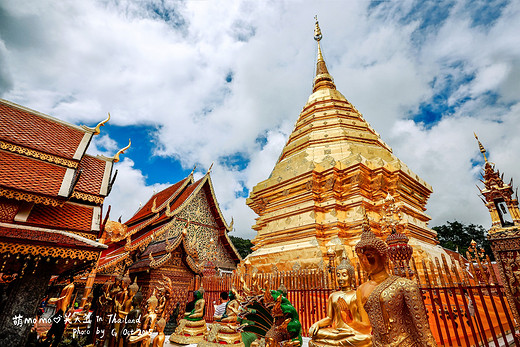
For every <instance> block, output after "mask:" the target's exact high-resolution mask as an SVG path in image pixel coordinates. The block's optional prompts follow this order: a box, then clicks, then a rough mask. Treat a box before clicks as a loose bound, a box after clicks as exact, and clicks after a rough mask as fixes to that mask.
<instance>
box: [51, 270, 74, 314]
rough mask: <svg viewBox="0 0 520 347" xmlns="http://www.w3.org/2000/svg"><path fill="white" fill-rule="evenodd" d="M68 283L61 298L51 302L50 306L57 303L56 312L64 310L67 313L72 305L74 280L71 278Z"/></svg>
mask: <svg viewBox="0 0 520 347" xmlns="http://www.w3.org/2000/svg"><path fill="white" fill-rule="evenodd" d="M67 281H68V283H67V285H66V286H65V287H63V289H62V290H61V292H60V296H59V297H57V298H52V299H50V300H49V304H54V303H56V312H57V311H59V310H62V311H63V312H67V309H68V306H69V304H71V302H70V301H71V299H72V294H73V293H74V279H73V278H72V277H70V278H69V279H68V280H67Z"/></svg>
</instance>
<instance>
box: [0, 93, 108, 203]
mask: <svg viewBox="0 0 520 347" xmlns="http://www.w3.org/2000/svg"><path fill="white" fill-rule="evenodd" d="M97 132H98V130H97V128H89V127H86V126H81V127H80V126H76V125H73V124H69V123H66V122H64V121H61V120H59V119H56V118H53V117H51V116H48V115H45V114H42V113H40V112H37V111H33V110H30V109H28V108H25V107H22V106H20V105H16V104H14V103H12V102H9V101H7V100H3V99H0V188H4V189H8V190H10V192H9V196H14V195H16V198H17V199H18V200H25V201H30V202H43V203H46V204H52V205H54V206H56V205H58V204H63V202H64V201H65V200H67V199H70V198H71V197H72V198H75V199H79V200H84V201H87V202H88V203H94V204H98V205H99V204H101V203H102V202H103V198H104V197H105V196H107V195H108V193H109V186H110V182H109V181H110V176H111V173H112V166H113V162H114V161H115V159H114V158H107V157H104V156H100V155H98V156H96V157H93V156H91V155H87V154H85V151H86V150H87V147H88V145H89V143H90V141H91V138H92V136H93V135H95V134H96V133H97ZM13 191H21V192H23V193H25V195H23V194H22V195H20V194H14V193H13ZM7 194H8V193H7V192H3V193H2V194H1V195H3V196H7ZM35 195H36V196H35ZM42 196H44V197H45V198H42Z"/></svg>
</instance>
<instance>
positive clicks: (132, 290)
mask: <svg viewBox="0 0 520 347" xmlns="http://www.w3.org/2000/svg"><path fill="white" fill-rule="evenodd" d="M123 281H125V280H124V279H123ZM123 283H124V282H123ZM138 291H139V286H138V285H137V276H136V277H135V279H134V283H132V284H131V285H130V286H128V293H127V294H126V295H125V297H124V299H125V300H124V301H123V303H122V304H120V303H119V302H118V301H117V300H116V310H117V318H118V319H121V320H122V321H124V320H125V318H126V317H127V315H128V313H129V312H130V310H131V309H132V302H133V299H134V295H135V294H136V293H137V292H138ZM123 330H124V325H122V324H121V323H119V324H117V325H115V326H114V331H116V332H117V339H116V345H117V346H118V347H123V344H124V336H122V333H123Z"/></svg>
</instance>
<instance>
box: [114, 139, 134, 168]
mask: <svg viewBox="0 0 520 347" xmlns="http://www.w3.org/2000/svg"><path fill="white" fill-rule="evenodd" d="M131 144H132V141H131V140H130V139H128V146H126V147H125V148H122V149H120V150H119V152H117V153H116V155H114V163H117V162H118V161H119V155H120V154H123V153H125V151H126V150H127V149H128V148H130V145H131Z"/></svg>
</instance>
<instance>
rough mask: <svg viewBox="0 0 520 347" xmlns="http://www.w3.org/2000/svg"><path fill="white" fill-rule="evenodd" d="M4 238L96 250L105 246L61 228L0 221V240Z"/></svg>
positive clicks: (2, 240)
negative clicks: (25, 225) (19, 224)
mask: <svg viewBox="0 0 520 347" xmlns="http://www.w3.org/2000/svg"><path fill="white" fill-rule="evenodd" d="M6 240H8V241H10V242H16V243H22V244H25V243H31V244H36V245H38V244H41V245H46V244H50V245H51V246H53V247H66V248H69V247H73V248H83V249H97V250H101V249H103V248H106V246H105V245H103V244H101V243H99V242H96V241H92V240H89V239H87V238H84V237H82V236H79V235H76V234H73V233H67V232H65V231H62V230H55V229H47V228H35V227H22V226H15V225H10V224H5V223H0V242H5V241H6Z"/></svg>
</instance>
